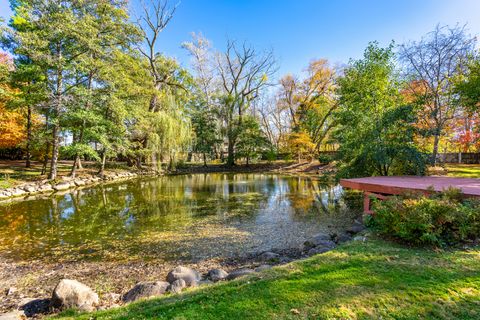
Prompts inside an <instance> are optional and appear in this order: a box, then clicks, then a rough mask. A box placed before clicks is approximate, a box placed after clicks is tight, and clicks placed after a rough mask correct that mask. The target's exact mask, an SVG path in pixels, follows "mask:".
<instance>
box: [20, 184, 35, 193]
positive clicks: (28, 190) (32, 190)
mask: <svg viewBox="0 0 480 320" xmlns="http://www.w3.org/2000/svg"><path fill="white" fill-rule="evenodd" d="M23 190H25V192H28V193H32V192H37V188H36V187H35V186H31V185H28V186H24V187H23Z"/></svg>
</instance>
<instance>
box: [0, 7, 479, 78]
mask: <svg viewBox="0 0 480 320" xmlns="http://www.w3.org/2000/svg"><path fill="white" fill-rule="evenodd" d="M131 1H132V2H131V4H130V6H131V9H132V10H133V11H135V10H138V9H139V5H138V1H139V0H131ZM175 1H176V0H171V2H172V3H177V2H175ZM146 2H148V1H146ZM9 15H10V10H9V9H8V1H7V0H0V16H3V17H8V16H9ZM438 23H440V24H450V25H454V24H456V23H460V24H467V26H468V28H469V30H470V32H471V33H472V34H480V0H450V1H447V0H416V1H415V0H401V1H400V0H397V1H393V0H390V1H387V0H384V1H380V0H357V1H355V0H338V1H333V0H331V1H321V0H276V1H275V0H257V1H255V0H244V1H239V0H237V1H235V0H181V2H180V3H179V5H178V8H177V13H176V15H175V17H174V19H173V20H172V22H171V24H170V25H169V26H168V27H167V29H166V30H165V31H164V33H163V34H162V37H161V41H160V45H159V48H158V49H159V50H161V51H162V52H164V53H166V54H168V55H171V56H175V57H176V58H177V59H178V60H179V61H180V62H181V63H182V64H183V65H184V66H188V62H189V61H188V57H187V55H186V53H185V52H184V50H183V49H181V48H180V45H181V43H182V42H183V41H187V40H189V38H190V33H191V32H202V33H203V34H204V35H205V36H206V37H207V38H209V39H210V40H211V41H212V42H213V44H214V46H215V47H217V48H219V49H222V48H224V45H225V42H226V39H227V38H230V39H235V40H237V41H248V42H249V43H251V44H252V45H254V46H256V47H258V48H259V49H262V48H263V49H269V48H272V49H273V50H274V52H275V55H276V57H277V60H278V62H279V65H280V70H279V74H280V75H281V74H285V73H288V72H292V73H299V72H301V70H303V69H304V68H305V66H306V65H307V64H308V62H309V61H310V60H311V59H313V58H328V59H329V60H330V61H331V62H332V63H345V62H348V59H349V58H359V57H360V56H361V55H362V53H363V50H364V49H365V47H366V45H367V43H368V42H369V41H373V40H377V41H379V42H380V44H381V45H387V44H388V43H389V42H390V41H391V40H395V42H396V43H402V42H404V41H407V40H416V39H419V38H420V37H421V36H422V35H424V34H425V33H427V32H429V31H431V30H432V29H433V28H434V27H435V25H436V24H438Z"/></svg>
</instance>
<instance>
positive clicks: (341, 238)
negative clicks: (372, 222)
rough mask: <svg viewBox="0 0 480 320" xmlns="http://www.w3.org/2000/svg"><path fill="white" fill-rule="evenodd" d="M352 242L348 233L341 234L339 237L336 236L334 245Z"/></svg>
mask: <svg viewBox="0 0 480 320" xmlns="http://www.w3.org/2000/svg"><path fill="white" fill-rule="evenodd" d="M350 240H352V236H351V235H349V234H348V233H342V234H340V235H337V236H336V237H335V242H336V243H344V242H347V241H350Z"/></svg>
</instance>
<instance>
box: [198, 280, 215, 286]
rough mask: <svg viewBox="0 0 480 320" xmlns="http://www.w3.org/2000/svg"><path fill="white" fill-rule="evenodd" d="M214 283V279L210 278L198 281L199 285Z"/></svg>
mask: <svg viewBox="0 0 480 320" xmlns="http://www.w3.org/2000/svg"><path fill="white" fill-rule="evenodd" d="M212 283H213V281H211V280H208V279H205V280H200V281H199V282H198V285H199V286H206V285H209V284H212Z"/></svg>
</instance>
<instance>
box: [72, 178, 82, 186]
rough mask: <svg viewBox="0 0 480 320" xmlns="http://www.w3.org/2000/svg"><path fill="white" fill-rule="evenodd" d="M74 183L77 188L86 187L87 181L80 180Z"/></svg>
mask: <svg viewBox="0 0 480 320" xmlns="http://www.w3.org/2000/svg"><path fill="white" fill-rule="evenodd" d="M73 183H75V186H77V187H79V186H84V185H85V181H83V180H80V179H77V180H75V181H74V182H73Z"/></svg>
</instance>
